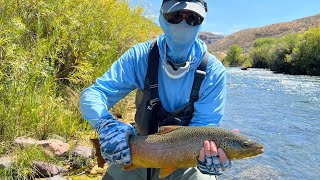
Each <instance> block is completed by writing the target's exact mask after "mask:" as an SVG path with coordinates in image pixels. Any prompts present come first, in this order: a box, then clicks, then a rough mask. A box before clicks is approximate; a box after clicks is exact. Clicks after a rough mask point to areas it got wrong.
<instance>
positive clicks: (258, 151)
mask: <svg viewBox="0 0 320 180" xmlns="http://www.w3.org/2000/svg"><path fill="white" fill-rule="evenodd" d="M263 152H264V149H263V147H259V148H257V149H256V153H257V154H262V153H263Z"/></svg>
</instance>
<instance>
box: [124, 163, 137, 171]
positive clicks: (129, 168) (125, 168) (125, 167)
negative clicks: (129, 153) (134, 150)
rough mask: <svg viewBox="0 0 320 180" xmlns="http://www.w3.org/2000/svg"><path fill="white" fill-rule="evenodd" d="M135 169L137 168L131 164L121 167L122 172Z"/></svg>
mask: <svg viewBox="0 0 320 180" xmlns="http://www.w3.org/2000/svg"><path fill="white" fill-rule="evenodd" d="M136 168H137V166H135V165H133V164H130V165H127V166H123V167H122V169H123V170H132V169H136Z"/></svg>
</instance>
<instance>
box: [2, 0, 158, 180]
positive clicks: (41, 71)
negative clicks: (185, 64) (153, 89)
mask: <svg viewBox="0 0 320 180" xmlns="http://www.w3.org/2000/svg"><path fill="white" fill-rule="evenodd" d="M0 4H1V6H0V157H1V156H3V155H12V154H17V157H18V158H17V163H16V164H15V165H14V166H13V167H12V168H10V169H9V170H3V169H0V179H2V178H1V177H9V176H10V175H14V176H15V177H21V178H23V177H32V176H33V174H34V172H33V171H32V170H31V169H30V162H31V161H32V160H39V159H44V160H46V161H47V160H49V161H50V158H48V157H44V156H42V155H41V152H40V151H38V150H36V149H33V150H30V149H21V148H20V147H17V146H16V145H14V143H13V142H14V139H15V138H17V137H20V136H29V137H32V138H36V139H46V138H47V137H48V136H49V134H56V135H59V136H62V137H63V138H65V139H66V140H67V141H68V142H71V141H79V142H80V141H83V140H81V139H85V140H84V141H86V140H88V139H89V138H87V137H88V134H92V133H91V131H92V130H91V127H90V126H89V124H88V123H87V122H86V121H85V120H84V119H83V118H82V116H81V114H80V111H79V96H80V93H81V91H82V90H83V89H84V88H85V87H87V86H89V85H90V84H92V83H93V82H94V80H95V79H96V78H97V77H99V76H101V75H102V74H103V73H104V72H105V71H106V70H107V69H108V67H109V66H110V65H111V64H112V63H113V62H114V61H115V60H116V59H117V58H118V57H119V56H120V55H121V54H123V53H124V52H125V51H126V50H127V49H128V48H130V47H131V46H132V45H133V44H136V43H138V42H143V41H146V40H148V39H151V38H152V37H154V36H156V35H158V34H159V33H161V31H160V28H159V27H158V26H156V25H155V24H154V23H153V22H151V21H150V20H148V19H146V18H144V17H143V16H141V14H142V13H143V9H142V8H140V7H134V8H133V9H130V7H129V5H128V2H127V1H115V0H23V1H22V0H12V1H7V0H0ZM133 97H134V93H133V94H131V95H130V96H128V99H125V100H122V101H121V102H120V103H118V105H117V106H115V107H114V108H113V109H112V112H114V113H115V115H116V116H118V117H119V119H123V120H124V121H126V120H129V121H132V120H133V118H132V116H133V113H134V104H133V99H134V98H133ZM88 142H89V141H88ZM20 157H21V158H20ZM22 157H28V158H22Z"/></svg>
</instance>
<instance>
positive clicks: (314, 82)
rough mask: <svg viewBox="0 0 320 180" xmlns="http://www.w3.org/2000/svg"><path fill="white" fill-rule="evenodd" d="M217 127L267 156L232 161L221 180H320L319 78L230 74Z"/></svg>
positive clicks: (233, 71)
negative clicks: (258, 145) (258, 147)
mask: <svg viewBox="0 0 320 180" xmlns="http://www.w3.org/2000/svg"><path fill="white" fill-rule="evenodd" d="M227 88H228V93H227V103H226V110H225V116H224V118H223V120H222V121H221V123H220V127H223V128H227V129H239V130H240V133H242V134H244V135H246V136H249V137H250V138H251V139H253V140H256V141H258V142H260V143H262V144H264V146H265V153H264V154H262V155H260V156H258V157H255V158H251V159H245V160H237V161H233V167H232V168H231V169H230V171H228V172H226V173H225V175H223V176H220V178H219V179H320V77H315V76H292V75H283V74H275V73H272V72H271V71H268V70H263V69H248V70H247V71H242V70H240V69H239V68H229V69H228V86H227Z"/></svg>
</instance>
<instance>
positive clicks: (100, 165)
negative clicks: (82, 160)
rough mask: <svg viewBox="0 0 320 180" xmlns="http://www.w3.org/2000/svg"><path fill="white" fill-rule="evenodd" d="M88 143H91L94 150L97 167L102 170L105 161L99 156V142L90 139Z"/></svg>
mask: <svg viewBox="0 0 320 180" xmlns="http://www.w3.org/2000/svg"><path fill="white" fill-rule="evenodd" d="M90 141H91V142H92V144H93V146H94V148H95V150H96V154H95V155H96V158H97V162H98V167H100V168H103V167H104V164H105V163H106V161H105V160H104V159H103V157H102V155H101V151H100V144H99V140H98V139H97V138H96V139H90Z"/></svg>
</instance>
